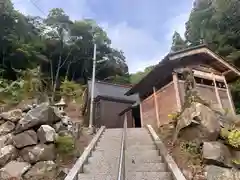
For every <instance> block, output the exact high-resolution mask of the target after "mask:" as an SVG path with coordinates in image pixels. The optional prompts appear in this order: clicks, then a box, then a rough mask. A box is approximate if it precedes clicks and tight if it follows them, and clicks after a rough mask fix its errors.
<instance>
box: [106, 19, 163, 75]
mask: <svg viewBox="0 0 240 180" xmlns="http://www.w3.org/2000/svg"><path fill="white" fill-rule="evenodd" d="M102 27H103V28H104V29H105V30H106V31H107V33H108V36H109V37H110V39H111V40H112V46H113V47H114V48H119V49H121V50H123V52H124V54H125V56H126V58H127V63H128V65H129V71H130V72H131V73H133V72H137V71H140V70H143V69H144V68H145V67H147V66H149V65H153V64H156V63H158V62H159V61H160V60H161V58H162V57H163V56H164V54H165V53H166V51H165V50H164V49H165V47H164V45H162V44H161V43H160V42H158V41H156V40H155V38H154V37H153V36H151V34H150V33H148V32H146V31H144V30H143V29H137V28H133V27H131V26H129V25H128V24H127V23H126V22H122V23H120V24H117V25H109V24H107V23H102Z"/></svg>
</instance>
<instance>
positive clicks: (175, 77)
mask: <svg viewBox="0 0 240 180" xmlns="http://www.w3.org/2000/svg"><path fill="white" fill-rule="evenodd" d="M173 84H174V89H175V95H176V101H177V110H178V112H180V111H181V109H182V103H181V99H180V92H179V84H178V77H177V73H173Z"/></svg>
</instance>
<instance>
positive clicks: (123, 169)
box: [117, 114, 127, 180]
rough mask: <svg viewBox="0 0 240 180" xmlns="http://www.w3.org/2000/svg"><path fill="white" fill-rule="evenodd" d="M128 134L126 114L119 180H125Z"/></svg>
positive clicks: (125, 117)
mask: <svg viewBox="0 0 240 180" xmlns="http://www.w3.org/2000/svg"><path fill="white" fill-rule="evenodd" d="M126 134H127V115H126V114H125V116H124V124H123V133H122V140H121V150H120V158H119V165H118V175H117V180H125V147H126Z"/></svg>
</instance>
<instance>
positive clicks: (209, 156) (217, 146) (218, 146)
mask: <svg viewBox="0 0 240 180" xmlns="http://www.w3.org/2000/svg"><path fill="white" fill-rule="evenodd" d="M203 159H204V160H205V161H206V163H207V164H214V165H219V166H224V167H231V166H232V162H231V161H232V160H231V159H232V158H231V153H230V151H229V149H228V148H227V146H225V145H224V144H222V143H220V142H204V143H203Z"/></svg>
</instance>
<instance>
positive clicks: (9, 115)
mask: <svg viewBox="0 0 240 180" xmlns="http://www.w3.org/2000/svg"><path fill="white" fill-rule="evenodd" d="M0 117H1V118H2V119H4V120H7V121H12V122H17V121H19V120H20V119H21V118H22V110H21V109H15V110H12V111H8V112H3V113H2V114H0Z"/></svg>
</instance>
